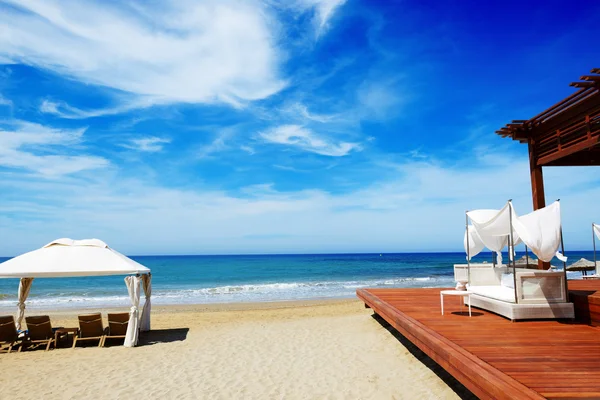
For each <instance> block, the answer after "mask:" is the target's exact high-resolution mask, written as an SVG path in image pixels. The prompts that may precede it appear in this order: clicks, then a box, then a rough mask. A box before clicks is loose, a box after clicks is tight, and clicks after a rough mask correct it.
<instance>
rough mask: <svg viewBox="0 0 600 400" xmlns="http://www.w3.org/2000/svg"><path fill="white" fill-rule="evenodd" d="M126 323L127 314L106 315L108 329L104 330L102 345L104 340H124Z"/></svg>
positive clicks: (127, 319) (127, 320)
mask: <svg viewBox="0 0 600 400" xmlns="http://www.w3.org/2000/svg"><path fill="white" fill-rule="evenodd" d="M128 322H129V313H127V312H124V313H115V314H108V327H107V328H106V336H105V337H104V343H106V339H125V334H126V333H127V324H128ZM103 346H104V344H103Z"/></svg>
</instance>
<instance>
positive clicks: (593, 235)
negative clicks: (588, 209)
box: [592, 222, 600, 275]
mask: <svg viewBox="0 0 600 400" xmlns="http://www.w3.org/2000/svg"><path fill="white" fill-rule="evenodd" d="M594 226H596V224H594V223H593V222H592V243H593V244H594V268H595V272H594V273H595V274H596V275H598V274H599V273H600V271H599V270H598V263H597V262H596V234H595V233H596V232H594Z"/></svg>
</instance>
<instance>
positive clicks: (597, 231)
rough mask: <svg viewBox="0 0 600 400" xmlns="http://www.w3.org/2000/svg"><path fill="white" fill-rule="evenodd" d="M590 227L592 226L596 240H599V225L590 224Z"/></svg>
mask: <svg viewBox="0 0 600 400" xmlns="http://www.w3.org/2000/svg"><path fill="white" fill-rule="evenodd" d="M592 227H593V228H594V233H595V234H596V237H597V238H598V240H600V225H597V224H592Z"/></svg>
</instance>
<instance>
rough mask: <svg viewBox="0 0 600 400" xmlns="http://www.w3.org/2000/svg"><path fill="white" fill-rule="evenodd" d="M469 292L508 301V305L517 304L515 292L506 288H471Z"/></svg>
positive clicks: (497, 286)
mask: <svg viewBox="0 0 600 400" xmlns="http://www.w3.org/2000/svg"><path fill="white" fill-rule="evenodd" d="M468 290H469V291H470V292H473V293H474V294H479V295H481V296H485V297H491V298H493V299H496V300H501V301H506V302H508V303H514V302H515V290H514V289H513V288H509V287H506V286H500V285H495V286H469V287H468Z"/></svg>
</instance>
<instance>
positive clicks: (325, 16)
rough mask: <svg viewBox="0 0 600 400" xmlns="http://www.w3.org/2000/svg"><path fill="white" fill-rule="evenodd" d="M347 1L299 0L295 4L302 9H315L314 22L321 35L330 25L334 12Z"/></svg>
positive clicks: (317, 32) (318, 33)
mask: <svg viewBox="0 0 600 400" xmlns="http://www.w3.org/2000/svg"><path fill="white" fill-rule="evenodd" d="M345 2H346V0H298V1H297V2H296V3H295V4H296V7H299V8H301V9H312V10H314V13H315V15H314V18H313V24H314V26H315V31H316V34H317V37H319V36H320V35H321V34H323V32H325V31H326V30H327V28H328V27H329V20H330V19H331V18H332V17H333V14H334V12H335V11H336V10H337V9H338V8H339V7H340V6H342V5H343V4H344V3H345Z"/></svg>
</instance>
